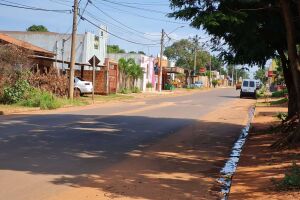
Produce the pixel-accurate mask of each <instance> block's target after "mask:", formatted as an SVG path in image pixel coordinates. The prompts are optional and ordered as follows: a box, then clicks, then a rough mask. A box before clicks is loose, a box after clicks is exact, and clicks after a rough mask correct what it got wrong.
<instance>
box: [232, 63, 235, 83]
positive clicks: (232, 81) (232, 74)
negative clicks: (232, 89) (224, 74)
mask: <svg viewBox="0 0 300 200" xmlns="http://www.w3.org/2000/svg"><path fill="white" fill-rule="evenodd" d="M234 68H235V66H234V65H233V66H232V72H231V80H232V83H231V86H234V82H233V81H234V79H233V76H234Z"/></svg>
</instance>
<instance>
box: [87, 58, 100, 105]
mask: <svg viewBox="0 0 300 200" xmlns="http://www.w3.org/2000/svg"><path fill="white" fill-rule="evenodd" d="M89 63H90V64H91V65H92V66H93V91H92V99H93V103H95V98H94V95H95V85H96V81H95V79H96V65H98V64H99V63H100V60H99V58H97V56H95V55H94V56H93V57H92V58H91V59H90V60H89Z"/></svg>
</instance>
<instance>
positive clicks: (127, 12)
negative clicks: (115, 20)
mask: <svg viewBox="0 0 300 200" xmlns="http://www.w3.org/2000/svg"><path fill="white" fill-rule="evenodd" d="M101 5H104V6H107V7H108V8H112V9H114V10H118V11H120V12H123V13H126V14H129V15H132V16H136V17H140V18H144V19H148V20H152V21H158V22H167V23H173V24H183V25H188V23H185V22H176V21H170V20H164V19H159V18H154V17H148V16H144V15H141V14H138V13H134V12H130V11H127V10H122V9H120V8H116V7H114V6H112V5H107V4H105V3H104V2H102V3H101Z"/></svg>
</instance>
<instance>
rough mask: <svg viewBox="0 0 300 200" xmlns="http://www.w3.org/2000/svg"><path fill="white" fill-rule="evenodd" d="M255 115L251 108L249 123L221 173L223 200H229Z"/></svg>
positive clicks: (218, 180) (220, 182)
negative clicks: (233, 180) (234, 177)
mask: <svg viewBox="0 0 300 200" xmlns="http://www.w3.org/2000/svg"><path fill="white" fill-rule="evenodd" d="M254 115H255V107H254V106H253V107H251V108H250V109H249V112H248V122H247V124H246V126H245V127H244V128H243V129H242V131H241V134H240V136H239V138H238V139H237V141H236V142H235V143H234V145H233V147H232V150H231V154H230V156H229V159H228V160H227V161H226V163H225V166H224V167H223V168H222V169H221V171H220V178H218V179H217V182H218V183H219V184H220V185H221V191H220V192H221V197H222V198H221V199H222V200H227V199H228V195H229V193H230V188H231V183H232V177H233V175H234V173H235V171H236V169H237V166H238V162H239V160H240V156H241V152H242V150H243V147H244V144H245V142H246V140H247V137H248V135H249V129H250V126H251V123H252V120H253V118H254Z"/></svg>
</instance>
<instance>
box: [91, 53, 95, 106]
mask: <svg viewBox="0 0 300 200" xmlns="http://www.w3.org/2000/svg"><path fill="white" fill-rule="evenodd" d="M95 58H96V57H95V56H94V57H93V93H92V99H93V103H95V82H96V81H95V77H96V59H95Z"/></svg>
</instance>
